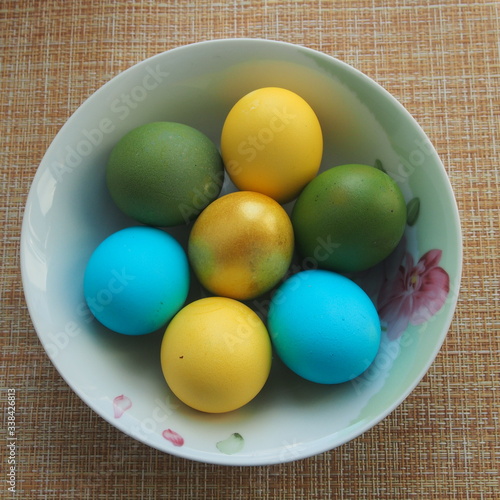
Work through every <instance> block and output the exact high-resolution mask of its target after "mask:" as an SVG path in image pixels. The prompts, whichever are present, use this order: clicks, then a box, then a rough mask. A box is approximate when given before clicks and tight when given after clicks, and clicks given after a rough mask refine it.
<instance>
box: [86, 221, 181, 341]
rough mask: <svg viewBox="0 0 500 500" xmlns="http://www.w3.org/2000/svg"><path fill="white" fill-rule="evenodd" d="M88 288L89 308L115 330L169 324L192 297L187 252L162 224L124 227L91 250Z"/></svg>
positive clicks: (138, 331)
mask: <svg viewBox="0 0 500 500" xmlns="http://www.w3.org/2000/svg"><path fill="white" fill-rule="evenodd" d="M83 288H84V294H85V300H86V302H87V305H88V307H89V308H90V311H91V312H92V314H93V315H94V316H95V317H96V318H97V320H98V321H99V322H101V323H102V324H103V325H104V326H106V327H107V328H109V329H110V330H113V331H115V332H118V333H122V334H125V335H144V334H147V333H151V332H153V331H155V330H158V329H159V328H161V327H163V326H165V324H166V323H167V322H168V321H169V320H170V319H171V318H172V317H173V316H174V314H175V313H176V312H177V311H178V310H179V309H180V308H181V307H182V306H183V304H184V302H185V300H186V298H187V294H188V291H189V264H188V260H187V256H186V253H185V251H184V249H183V248H182V247H181V245H180V244H179V243H178V242H177V240H176V239H175V238H173V237H172V236H170V235H169V234H168V233H166V232H165V231H162V230H161V229H156V228H152V227H145V226H138V227H129V228H126V229H122V230H121V231H118V232H116V233H114V234H112V235H111V236H109V237H108V238H106V239H105V240H104V241H103V242H102V243H101V244H100V245H99V246H98V247H97V248H96V249H95V251H94V252H93V254H92V255H91V257H90V259H89V261H88V263H87V267H86V270H85V276H84V284H83Z"/></svg>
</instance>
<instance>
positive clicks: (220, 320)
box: [161, 297, 271, 413]
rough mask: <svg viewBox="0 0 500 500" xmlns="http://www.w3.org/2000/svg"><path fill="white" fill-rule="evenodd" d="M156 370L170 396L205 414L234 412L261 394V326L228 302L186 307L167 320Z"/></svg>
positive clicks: (265, 356)
mask: <svg viewBox="0 0 500 500" xmlns="http://www.w3.org/2000/svg"><path fill="white" fill-rule="evenodd" d="M161 366H162V370H163V374H164V376H165V380H166V381H167V384H168V386H169V387H170V389H171V390H172V392H173V393H174V394H175V395H176V396H177V397H178V398H179V399H180V400H181V401H183V402H184V403H185V404H187V405H188V406H191V407H192V408H195V409H197V410H200V411H204V412H208V413H223V412H228V411H232V410H236V409H237V408H240V407H241V406H243V405H245V404H247V403H248V402H249V401H251V400H252V399H253V398H254V397H255V396H256V395H257V394H258V393H259V392H260V390H261V389H262V387H263V386H264V384H265V383H266V380H267V378H268V376H269V372H270V370H271V341H270V337H269V334H268V332H267V329H266V327H265V326H264V323H263V322H262V321H261V319H260V318H259V317H258V316H257V314H256V313H255V312H253V311H252V310H251V309H250V308H249V307H247V306H246V305H244V304H242V303H241V302H238V301H237V300H234V299H228V298H225V297H208V298H204V299H200V300H197V301H195V302H191V303H190V304H188V305H187V306H185V307H184V308H183V309H181V310H180V311H179V312H178V313H177V315H176V316H175V317H174V318H173V319H172V321H171V322H170V324H169V326H168V327H167V330H166V331H165V335H164V337H163V341H162V345H161Z"/></svg>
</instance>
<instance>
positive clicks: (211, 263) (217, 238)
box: [188, 191, 294, 300]
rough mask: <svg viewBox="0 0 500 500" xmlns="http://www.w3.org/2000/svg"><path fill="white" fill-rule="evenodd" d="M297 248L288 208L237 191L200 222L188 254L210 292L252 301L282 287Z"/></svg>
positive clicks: (216, 203)
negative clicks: (286, 209)
mask: <svg viewBox="0 0 500 500" xmlns="http://www.w3.org/2000/svg"><path fill="white" fill-rule="evenodd" d="M293 248H294V238H293V228H292V223H291V222H290V218H289V217H288V214H287V213H286V212H285V210H284V209H283V207H282V206H281V205H280V204H279V203H277V202H276V201H274V200H273V199H272V198H270V197H269V196H266V195H263V194H260V193H253V192H250V191H237V192H235V193H230V194H227V195H225V196H222V197H221V198H219V199H217V200H216V201H214V202H213V203H211V204H210V205H209V206H208V207H207V208H206V209H205V210H204V211H203V212H202V213H201V214H200V216H199V217H198V218H197V219H196V221H195V223H194V225H193V228H192V230H191V234H190V236H189V243H188V255H189V260H190V262H191V265H192V267H193V270H194V272H195V274H196V276H197V277H198V279H199V280H200V282H201V284H202V285H203V286H204V287H205V288H207V290H209V291H210V292H212V293H214V294H216V295H221V296H224V297H231V298H233V299H238V300H247V299H251V298H254V297H257V296H259V295H261V294H263V293H265V292H267V291H268V290H270V289H271V288H272V287H273V286H275V285H276V284H277V283H278V282H279V280H280V279H281V278H282V277H283V276H284V274H285V273H286V272H287V270H288V267H289V265H290V262H291V260H292V254H293Z"/></svg>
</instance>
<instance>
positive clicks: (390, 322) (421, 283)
mask: <svg viewBox="0 0 500 500" xmlns="http://www.w3.org/2000/svg"><path fill="white" fill-rule="evenodd" d="M441 255H442V252H441V250H430V251H429V252H427V253H426V254H424V255H423V256H422V257H421V259H420V260H419V261H418V262H417V264H416V265H414V262H413V257H412V256H411V255H410V254H409V253H406V261H405V264H406V265H400V266H399V269H398V271H397V273H396V275H395V276H394V277H393V278H392V279H388V280H387V281H385V282H384V283H383V285H382V288H381V290H380V294H379V296H378V311H379V315H380V319H381V321H382V322H385V323H386V324H387V336H388V338H389V339H390V340H395V339H397V338H399V337H400V336H401V335H402V333H403V332H404V331H405V329H406V327H407V326H408V324H412V325H420V324H422V323H424V322H425V321H428V320H429V319H430V318H431V317H432V316H433V315H434V314H436V313H437V312H438V311H439V310H440V309H441V307H442V306H443V304H444V303H445V301H446V298H447V296H448V292H449V291H450V278H449V276H448V273H447V272H446V271H445V270H444V269H443V268H441V267H439V266H438V264H439V261H440V260H441Z"/></svg>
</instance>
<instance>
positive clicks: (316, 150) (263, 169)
mask: <svg viewBox="0 0 500 500" xmlns="http://www.w3.org/2000/svg"><path fill="white" fill-rule="evenodd" d="M221 153H222V158H223V160H224V165H225V167H226V170H227V172H228V174H229V176H230V177H231V180H232V181H233V183H234V184H235V185H236V186H237V187H238V188H239V189H241V190H245V191H257V192H259V193H263V194H265V195H267V196H270V197H271V198H274V199H275V200H277V201H278V202H279V203H286V202H288V201H291V200H292V199H294V198H295V197H296V196H297V195H298V194H299V192H300V191H301V189H302V188H303V187H304V186H305V185H306V184H307V183H308V182H309V181H310V180H311V179H313V178H314V176H315V175H316V174H317V172H318V169H319V167H320V164H321V159H322V155H323V135H322V131H321V126H320V123H319V121H318V118H317V116H316V114H315V113H314V110H313V109H312V108H311V106H310V105H309V104H308V103H307V102H306V101H305V100H304V99H303V98H302V97H300V96H299V95H297V94H296V93H295V92H292V91H290V90H287V89H283V88H277V87H265V88H261V89H257V90H254V91H253V92H250V93H249V94H247V95H245V96H243V97H242V98H241V99H240V100H239V101H238V102H236V104H235V105H234V106H233V108H232V109H231V110H230V112H229V114H228V115H227V117H226V120H225V122H224V127H223V129H222V135H221Z"/></svg>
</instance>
